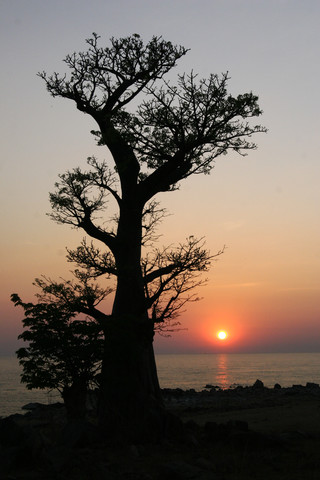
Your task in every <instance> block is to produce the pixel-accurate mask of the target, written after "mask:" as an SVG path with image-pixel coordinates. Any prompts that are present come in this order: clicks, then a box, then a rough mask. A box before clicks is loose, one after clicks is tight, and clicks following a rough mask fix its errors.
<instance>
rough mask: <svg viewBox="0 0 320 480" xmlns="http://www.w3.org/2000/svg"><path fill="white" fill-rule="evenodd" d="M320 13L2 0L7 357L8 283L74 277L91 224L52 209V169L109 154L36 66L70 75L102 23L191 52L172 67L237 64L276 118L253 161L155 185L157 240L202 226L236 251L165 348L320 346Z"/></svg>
mask: <svg viewBox="0 0 320 480" xmlns="http://www.w3.org/2000/svg"><path fill="white" fill-rule="evenodd" d="M319 21H320V3H319V2H318V0H304V1H301V0H170V1H169V0H162V1H161V2H159V1H158V0H117V1H111V0H90V2H89V1H84V0H63V1H62V0H55V1H54V2H52V1H51V0H0V49H1V52H0V53H1V60H2V61H1V73H0V79H1V82H0V84H1V89H0V112H1V115H0V122H1V144H0V182H1V184H0V196H1V198H0V211H1V227H2V228H1V231H2V233H1V237H0V242H1V249H0V252H1V279H0V354H13V353H14V351H15V350H16V348H17V346H18V345H19V344H18V342H17V335H18V334H19V333H21V331H22V323H21V320H22V318H23V311H22V310H21V309H19V308H15V307H14V306H13V304H11V302H10V294H11V293H14V292H16V293H19V295H20V296H21V298H22V300H23V301H25V302H27V301H32V300H33V299H34V294H35V292H36V288H35V287H34V286H33V284H32V282H33V281H34V278H36V277H40V276H41V275H47V276H49V277H51V278H52V279H58V278H59V277H63V278H70V273H69V271H70V269H71V266H70V264H68V263H67V262H66V259H65V253H66V250H65V248H66V247H67V246H68V247H69V248H75V247H76V246H77V245H78V244H79V243H80V241H81V239H82V237H83V234H82V232H80V231H77V230H72V229H70V228H69V227H68V226H60V225H57V224H55V223H54V222H53V221H52V220H50V218H49V217H48V216H47V215H46V213H48V212H50V205H49V201H48V193H49V192H50V191H53V186H54V183H55V181H56V180H57V178H58V174H59V173H63V172H65V171H66V170H68V169H69V170H70V169H72V168H74V167H77V166H81V167H84V166H85V165H86V158H87V157H88V156H90V155H93V154H96V155H97V156H98V157H99V159H101V160H102V159H104V158H108V153H107V152H106V151H103V149H102V148H101V147H100V148H98V147H97V146H96V145H95V141H94V138H93V137H92V135H91V134H90V130H91V129H92V128H93V127H94V125H93V122H92V120H91V119H90V118H89V117H88V116H85V115H83V114H81V113H80V112H79V111H77V110H76V108H75V105H74V104H73V102H69V101H67V100H62V99H53V98H52V97H50V95H49V94H48V93H47V92H46V89H45V86H44V84H43V82H42V81H41V79H40V78H39V77H37V75H36V74H37V72H39V71H43V70H45V71H47V72H49V73H51V72H53V71H59V72H63V71H64V68H65V67H64V64H63V62H62V60H63V58H64V57H65V56H66V55H67V54H68V53H72V52H74V51H83V50H85V48H86V44H85V39H86V38H88V37H89V36H90V35H91V33H92V32H96V33H98V34H99V35H101V41H102V42H104V43H107V41H108V39H109V38H110V37H112V36H114V37H123V36H127V35H130V34H133V33H139V34H140V35H141V36H142V37H143V39H144V40H145V41H148V40H149V39H150V38H151V37H152V36H153V35H162V36H163V38H164V39H166V40H170V41H172V42H173V43H175V44H181V45H184V46H185V47H187V48H190V51H189V53H188V54H187V55H186V56H185V57H184V58H183V59H182V60H181V61H180V62H179V65H178V66H177V67H176V69H175V70H174V72H172V75H173V74H175V73H182V72H190V71H191V70H193V71H194V72H197V73H198V74H199V76H200V77H201V78H202V77H207V76H209V74H210V73H217V74H220V73H223V72H226V71H228V72H229V76H230V77H231V79H230V81H229V90H230V92H231V93H232V94H234V95H236V94H239V93H244V92H249V91H253V92H254V93H255V94H257V95H258V96H259V104H260V106H261V108H262V110H263V112H264V113H263V115H262V117H260V119H259V120H260V122H259V123H262V124H263V125H264V126H265V127H267V128H268V133H267V134H260V135H258V136H256V138H255V141H256V143H257V144H258V149H257V150H255V151H251V152H249V155H248V156H247V157H241V156H239V155H235V154H233V155H232V154H231V155H228V156H224V157H222V158H220V159H217V161H216V164H215V168H214V170H213V171H212V173H211V175H207V176H199V175H198V176H195V177H192V178H189V179H188V180H186V181H184V182H183V184H181V188H180V190H179V191H177V192H174V193H167V194H164V195H162V196H161V198H160V200H161V202H162V205H163V206H164V207H165V208H167V209H168V210H169V212H170V216H168V217H167V218H166V219H165V220H164V222H163V223H162V226H161V233H162V234H163V236H162V237H161V239H160V243H161V242H163V244H171V243H172V244H175V243H179V242H182V241H184V240H185V238H186V237H187V236H189V235H195V236H197V237H205V238H206V246H207V248H208V249H209V250H210V251H211V253H213V254H214V253H215V252H217V251H218V250H220V249H221V248H222V247H223V246H224V245H225V246H226V248H225V251H224V254H223V255H222V256H221V257H219V260H218V261H217V262H214V264H213V265H212V268H211V270H210V272H208V274H207V276H206V277H207V283H206V286H204V287H202V288H201V289H200V291H199V292H198V293H199V296H201V297H202V300H201V301H199V302H196V303H192V304H190V305H189V306H187V308H186V311H185V312H184V313H183V314H182V315H181V317H180V321H181V331H179V332H176V333H175V334H174V335H172V337H171V338H161V337H160V336H159V335H157V336H156V340H155V349H156V352H157V353H165V352H171V353H175V352H177V353H180V352H185V353H197V352H201V353H203V352H207V353H215V352H217V353H220V352H227V353H232V352H320V302H319V297H320V241H319V240H320V218H319V205H320V188H319V180H320V167H319V165H320V163H319V154H320V148H319V130H320V119H319V118H320V117H319V107H320V97H319V77H320V63H319V57H320V55H319V53H320V52H319V46H320V30H319ZM219 330H225V331H226V332H227V333H228V337H227V339H225V340H218V339H217V337H216V333H217V332H218V331H219Z"/></svg>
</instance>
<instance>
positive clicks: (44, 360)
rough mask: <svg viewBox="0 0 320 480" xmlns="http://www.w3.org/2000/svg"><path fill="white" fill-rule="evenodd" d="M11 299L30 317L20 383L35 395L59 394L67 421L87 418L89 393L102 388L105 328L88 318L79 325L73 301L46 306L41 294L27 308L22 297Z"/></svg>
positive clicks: (26, 324) (21, 352) (24, 336)
mask: <svg viewBox="0 0 320 480" xmlns="http://www.w3.org/2000/svg"><path fill="white" fill-rule="evenodd" d="M38 286H40V287H41V282H39V284H38ZM60 290H61V288H60ZM95 295H97V291H96V292H95ZM11 300H12V301H13V302H14V304H15V306H20V307H22V308H23V309H24V314H25V318H24V319H23V326H24V331H23V333H22V334H21V335H19V337H18V338H19V339H21V340H24V341H25V342H27V344H28V345H27V346H26V347H22V348H19V350H18V351H17V357H18V359H19V363H20V365H21V366H22V367H23V373H22V375H21V381H22V382H23V383H26V386H27V388H28V389H30V390H31V389H34V388H39V389H50V390H54V389H56V390H58V391H59V392H60V394H61V396H62V398H63V400H64V402H65V405H66V409H67V414H68V416H69V417H71V418H79V417H80V418H81V417H83V416H84V415H85V413H86V396H87V392H88V390H89V388H91V389H92V388H93V387H96V388H97V387H98V386H99V381H98V376H99V373H100V371H101V362H102V353H103V335H102V329H101V326H100V325H99V323H97V322H95V321H93V320H90V319H88V318H87V319H83V320H75V318H74V317H75V316H76V314H75V313H74V312H73V310H74V308H72V307H71V306H70V305H69V304H68V302H56V301H49V300H48V298H46V299H45V300H44V301H41V300H42V295H41V294H39V302H38V303H31V302H30V303H24V302H23V301H22V300H21V298H20V297H19V296H18V295H17V294H13V295H12V296H11Z"/></svg>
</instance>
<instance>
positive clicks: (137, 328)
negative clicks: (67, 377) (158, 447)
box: [99, 204, 165, 442]
mask: <svg viewBox="0 0 320 480" xmlns="http://www.w3.org/2000/svg"><path fill="white" fill-rule="evenodd" d="M141 216H142V213H141V211H139V209H134V208H133V205H132V204H130V205H129V206H128V208H122V211H121V212H120V220H119V228H118V233H117V242H118V250H117V253H116V255H115V256H116V264H117V276H118V283H117V290H116V295H115V301H114V306H113V312H112V319H111V321H110V322H109V323H108V326H107V328H106V329H105V352H104V359H103V367H102V381H101V398H100V405H99V417H100V422H101V423H102V425H103V427H104V428H105V429H106V433H107V435H108V436H109V438H112V439H114V440H118V441H131V442H144V441H157V440H159V439H160V437H161V436H162V435H163V431H164V422H165V412H164V408H163V403H162V399H161V391H160V387H159V382H158V376H157V370H156V364H155V358H154V352H153V335H154V330H153V325H152V322H151V320H150V319H149V318H148V315H147V310H146V305H145V297H144V287H143V278H142V273H141V267H140V256H141Z"/></svg>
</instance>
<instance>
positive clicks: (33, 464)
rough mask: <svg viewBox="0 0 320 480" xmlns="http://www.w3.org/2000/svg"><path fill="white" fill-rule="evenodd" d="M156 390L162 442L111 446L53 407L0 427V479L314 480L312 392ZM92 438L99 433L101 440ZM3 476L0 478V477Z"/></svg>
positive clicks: (303, 388) (318, 467)
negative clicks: (163, 412) (164, 431)
mask: <svg viewBox="0 0 320 480" xmlns="http://www.w3.org/2000/svg"><path fill="white" fill-rule="evenodd" d="M206 387H207V388H205V389H204V390H202V391H201V392H196V391H195V390H193V389H190V390H182V389H179V388H174V389H163V395H164V400H165V404H166V407H167V409H168V411H169V412H170V414H172V415H173V416H172V420H171V421H172V422H173V424H172V425H171V430H170V432H171V436H169V437H168V438H165V439H164V440H163V441H162V442H160V443H157V444H146V445H127V446H119V445H118V446H116V445H112V443H111V444H110V442H109V443H105V442H104V440H103V439H101V437H98V436H97V431H95V428H94V423H91V422H90V419H89V420H87V421H81V422H76V423H67V422H66V417H65V408H64V406H63V404H62V403H56V404H52V405H44V404H30V405H26V406H25V409H26V413H25V414H16V415H11V416H8V417H5V418H3V419H1V420H0V447H1V448H0V477H1V479H4V480H9V479H10V480H12V479H13V478H14V479H16V480H30V479H31V478H32V479H35V480H44V479H45V480H56V479H57V478H63V479H64V478H68V480H87V479H88V478H90V480H100V479H101V478H110V479H112V480H162V479H163V478H170V479H176V480H182V479H193V478H194V479H196V480H212V479H215V480H247V479H248V478H250V479H253V480H255V479H259V480H270V478H272V479H273V480H283V479H286V478H288V479H289V478H290V480H294V479H296V480H301V479H302V478H303V479H306V480H308V479H312V478H320V462H319V453H318V452H319V450H320V386H319V385H318V384H315V383H311V382H308V383H306V384H305V385H293V386H291V387H281V386H280V385H278V384H276V385H275V386H274V387H273V388H268V387H265V386H264V385H263V383H262V382H261V381H260V380H257V381H256V382H255V383H254V384H253V385H251V386H248V387H239V386H238V387H234V388H231V389H226V390H222V389H219V388H217V387H215V386H213V385H207V386H206ZM100 434H101V432H100ZM1 475H2V476H1Z"/></svg>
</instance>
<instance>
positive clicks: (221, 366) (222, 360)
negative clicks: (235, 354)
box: [216, 353, 230, 389]
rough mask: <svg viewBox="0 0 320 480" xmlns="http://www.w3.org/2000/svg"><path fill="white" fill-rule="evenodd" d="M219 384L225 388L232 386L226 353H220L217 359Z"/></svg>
mask: <svg viewBox="0 0 320 480" xmlns="http://www.w3.org/2000/svg"><path fill="white" fill-rule="evenodd" d="M216 378H217V384H218V386H219V387H220V388H222V389H225V388H228V387H229V386H230V380H229V375H228V357H227V355H226V354H225V353H219V354H218V361H217V377H216Z"/></svg>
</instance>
